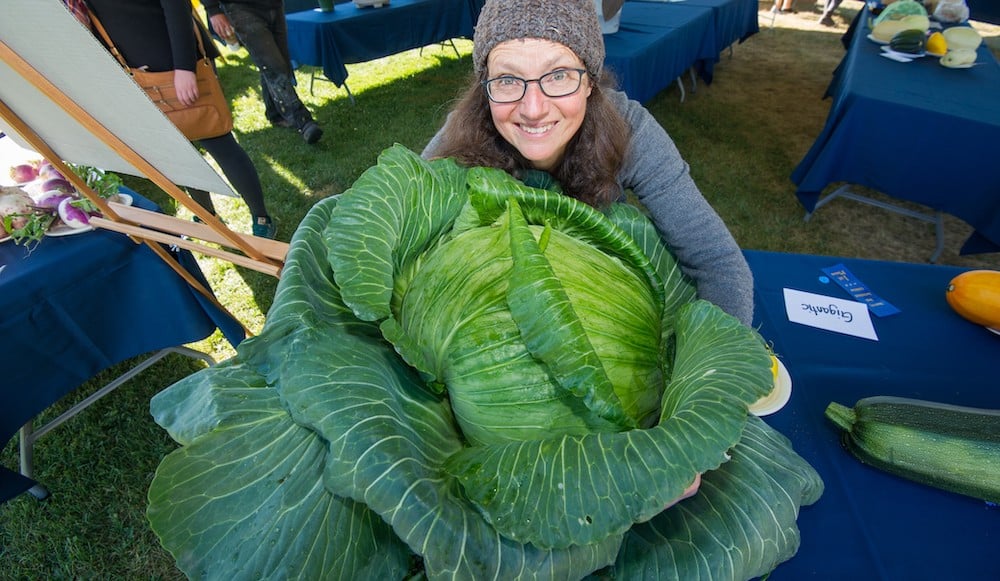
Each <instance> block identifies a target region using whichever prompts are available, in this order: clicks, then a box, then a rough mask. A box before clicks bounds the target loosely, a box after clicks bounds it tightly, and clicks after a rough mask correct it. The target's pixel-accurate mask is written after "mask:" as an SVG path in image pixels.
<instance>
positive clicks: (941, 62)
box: [938, 60, 976, 69]
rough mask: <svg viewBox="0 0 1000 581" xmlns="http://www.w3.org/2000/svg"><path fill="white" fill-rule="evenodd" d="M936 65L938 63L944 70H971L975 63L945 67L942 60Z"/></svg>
mask: <svg viewBox="0 0 1000 581" xmlns="http://www.w3.org/2000/svg"><path fill="white" fill-rule="evenodd" d="M938 63H940V64H941V66H942V67H944V68H946V69H971V68H972V67H974V66H976V63H969V64H967V65H946V64H944V60H939V61H938Z"/></svg>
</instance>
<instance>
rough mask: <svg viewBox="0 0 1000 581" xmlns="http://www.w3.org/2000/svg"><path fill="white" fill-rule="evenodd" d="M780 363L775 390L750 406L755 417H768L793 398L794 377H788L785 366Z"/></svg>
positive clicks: (775, 380) (779, 361)
mask: <svg viewBox="0 0 1000 581" xmlns="http://www.w3.org/2000/svg"><path fill="white" fill-rule="evenodd" d="M777 361H778V377H776V378H775V379H774V389H772V390H771V393H769V394H767V395H765V396H764V397H762V398H760V399H759V400H757V401H756V402H754V403H753V405H751V406H750V413H752V414H753V415H755V416H766V415H770V414H773V413H775V412H776V411H778V410H780V409H781V408H783V407H785V404H786V403H788V400H789V399H791V397H792V377H791V376H790V375H788V369H786V368H785V364H784V363H782V362H781V360H780V359H778V360H777Z"/></svg>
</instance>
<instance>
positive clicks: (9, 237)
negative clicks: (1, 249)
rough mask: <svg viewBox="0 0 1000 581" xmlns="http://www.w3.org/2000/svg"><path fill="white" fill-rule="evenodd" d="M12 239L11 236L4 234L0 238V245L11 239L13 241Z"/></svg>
mask: <svg viewBox="0 0 1000 581" xmlns="http://www.w3.org/2000/svg"><path fill="white" fill-rule="evenodd" d="M13 238H14V237H13V236H11V235H10V234H4V235H3V236H0V244H2V243H4V242H6V241H8V240H11V239H13Z"/></svg>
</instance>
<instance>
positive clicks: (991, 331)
mask: <svg viewBox="0 0 1000 581" xmlns="http://www.w3.org/2000/svg"><path fill="white" fill-rule="evenodd" d="M0 242H3V241H2V240H0ZM986 330H987V331H989V332H990V333H993V334H994V335H1000V329H994V328H993V327H986Z"/></svg>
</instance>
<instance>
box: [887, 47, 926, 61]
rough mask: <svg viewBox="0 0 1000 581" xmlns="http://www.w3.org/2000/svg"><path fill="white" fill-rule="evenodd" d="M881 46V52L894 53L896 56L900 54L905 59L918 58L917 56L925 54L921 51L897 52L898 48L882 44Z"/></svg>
mask: <svg viewBox="0 0 1000 581" xmlns="http://www.w3.org/2000/svg"><path fill="white" fill-rule="evenodd" d="M881 48H882V52H884V53H886V54H894V55H896V56H900V57H903V58H905V59H918V58H920V57H922V56H925V55H926V54H927V53H926V52H921V53H916V54H914V53H909V52H899V51H898V50H892V49H891V48H889V47H888V46H882V47H881Z"/></svg>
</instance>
